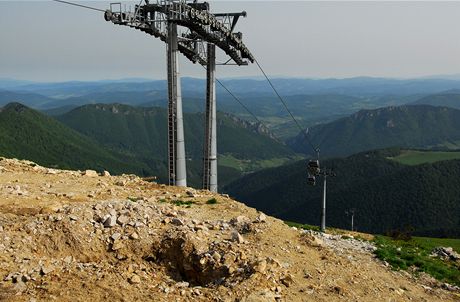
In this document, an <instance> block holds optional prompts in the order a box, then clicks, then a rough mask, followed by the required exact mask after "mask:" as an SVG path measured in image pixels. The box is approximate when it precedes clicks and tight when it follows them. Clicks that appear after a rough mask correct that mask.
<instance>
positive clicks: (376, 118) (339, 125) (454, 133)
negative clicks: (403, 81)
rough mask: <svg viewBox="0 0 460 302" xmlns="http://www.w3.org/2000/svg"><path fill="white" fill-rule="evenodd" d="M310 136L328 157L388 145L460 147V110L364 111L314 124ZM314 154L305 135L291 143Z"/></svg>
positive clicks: (297, 149)
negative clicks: (329, 121) (321, 123)
mask: <svg viewBox="0 0 460 302" xmlns="http://www.w3.org/2000/svg"><path fill="white" fill-rule="evenodd" d="M309 136H310V139H311V141H313V144H315V145H319V146H320V148H321V154H322V155H323V156H326V157H333V156H348V155H351V154H354V153H358V152H362V151H367V150H373V149H380V148H388V147H405V148H446V147H447V148H458V147H459V146H460V110H457V109H452V108H446V107H433V106H428V105H418V106H400V107H387V108H381V109H375V110H361V111H359V112H357V113H355V114H353V115H351V116H349V117H346V118H342V119H339V120H337V121H334V122H331V123H328V124H324V125H319V126H316V127H312V128H311V129H310V131H309ZM289 145H290V146H291V147H292V148H293V149H294V150H295V151H298V152H305V153H307V154H311V153H312V150H311V148H310V146H309V145H308V143H307V142H306V141H305V137H304V136H303V135H298V136H297V137H296V138H295V139H293V140H291V141H290V142H289Z"/></svg>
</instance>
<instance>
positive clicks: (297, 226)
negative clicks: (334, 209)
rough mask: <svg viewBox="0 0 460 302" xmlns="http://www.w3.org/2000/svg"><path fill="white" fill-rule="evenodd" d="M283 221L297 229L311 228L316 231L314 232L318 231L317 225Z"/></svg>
mask: <svg viewBox="0 0 460 302" xmlns="http://www.w3.org/2000/svg"><path fill="white" fill-rule="evenodd" d="M284 223H285V224H287V225H288V226H290V227H296V228H298V229H303V230H311V231H316V232H319V231H320V228H319V226H317V225H310V224H302V223H297V222H293V221H285V222H284Z"/></svg>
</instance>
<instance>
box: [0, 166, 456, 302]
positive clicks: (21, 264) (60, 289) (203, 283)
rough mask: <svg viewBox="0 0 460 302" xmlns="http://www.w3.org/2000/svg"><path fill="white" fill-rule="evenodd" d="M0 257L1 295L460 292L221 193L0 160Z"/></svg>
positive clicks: (368, 249)
mask: <svg viewBox="0 0 460 302" xmlns="http://www.w3.org/2000/svg"><path fill="white" fill-rule="evenodd" d="M212 198H215V199H216V200H217V203H216V204H209V203H208V200H210V199H212ZM354 235H356V234H354ZM0 263H1V265H0V300H1V301H53V300H55V301H107V300H110V301H248V302H249V301H253V302H254V301H328V302H330V301H460V296H459V293H458V292H449V291H446V290H444V289H442V288H441V287H440V285H439V284H438V283H437V282H436V281H435V280H433V279H432V278H430V277H428V276H419V277H414V276H412V275H410V274H408V273H405V272H395V271H392V270H391V269H390V268H389V267H387V266H386V265H385V263H382V262H381V261H379V260H377V259H375V258H374V256H373V255H372V245H371V244H370V243H367V242H364V241H360V240H355V239H341V238H340V236H335V237H334V236H332V235H330V236H327V235H326V236H320V235H318V234H314V233H310V232H306V233H305V232H302V231H300V230H297V229H295V228H290V227H288V226H287V225H285V224H284V223H283V222H282V221H281V220H278V219H275V218H273V217H268V216H265V215H263V214H262V213H260V212H258V211H257V210H255V209H252V208H249V207H247V206H245V205H244V204H242V203H239V202H237V201H234V200H232V199H230V198H228V197H226V196H222V195H219V194H212V193H210V192H208V191H202V190H194V189H191V188H178V187H169V186H165V185H158V184H155V183H151V182H146V181H143V180H142V179H140V178H138V177H136V176H133V175H123V176H99V175H96V173H95V172H94V171H86V172H85V171H62V170H55V169H48V168H44V167H40V166H38V165H36V164H34V163H32V162H29V161H18V160H14V159H3V158H0Z"/></svg>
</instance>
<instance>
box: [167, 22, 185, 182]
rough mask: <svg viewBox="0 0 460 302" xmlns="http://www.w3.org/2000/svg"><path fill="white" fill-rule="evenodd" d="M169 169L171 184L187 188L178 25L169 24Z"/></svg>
mask: <svg viewBox="0 0 460 302" xmlns="http://www.w3.org/2000/svg"><path fill="white" fill-rule="evenodd" d="M167 56H168V99H169V100H168V168H169V184H170V185H175V186H180V187H185V186H187V170H186V165H185V142H184V122H183V114H182V94H181V84H180V74H179V52H178V47H177V24H175V23H172V22H169V23H168V46H167Z"/></svg>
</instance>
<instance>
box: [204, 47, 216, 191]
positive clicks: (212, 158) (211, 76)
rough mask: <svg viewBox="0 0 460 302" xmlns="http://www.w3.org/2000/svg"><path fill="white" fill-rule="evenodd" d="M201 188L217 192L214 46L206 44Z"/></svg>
mask: <svg viewBox="0 0 460 302" xmlns="http://www.w3.org/2000/svg"><path fill="white" fill-rule="evenodd" d="M207 59H208V66H207V69H206V70H207V74H206V80H207V87H206V107H205V111H206V112H205V139H204V154H203V188H204V189H208V190H210V191H211V192H217V109H216V76H215V73H216V46H215V45H214V44H212V43H208V58H207Z"/></svg>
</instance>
